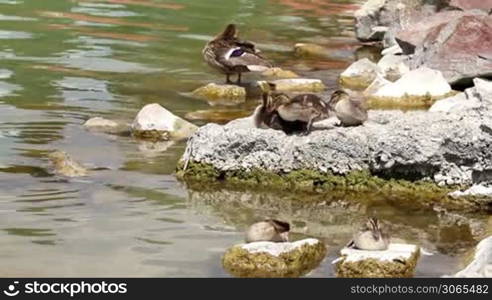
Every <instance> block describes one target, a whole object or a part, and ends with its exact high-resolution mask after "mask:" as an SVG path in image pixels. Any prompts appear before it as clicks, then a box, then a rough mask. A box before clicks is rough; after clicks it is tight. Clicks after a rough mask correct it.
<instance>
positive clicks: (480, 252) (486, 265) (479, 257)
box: [454, 236, 492, 278]
mask: <svg viewBox="0 0 492 300" xmlns="http://www.w3.org/2000/svg"><path fill="white" fill-rule="evenodd" d="M454 277H488V278H490V277H492V236H489V237H487V238H485V239H483V240H482V241H481V242H480V243H478V245H477V247H476V248H475V254H474V256H473V260H472V261H471V262H470V263H469V264H468V265H467V266H466V267H465V268H464V269H463V270H461V271H459V272H457V273H456V274H455V275H454Z"/></svg>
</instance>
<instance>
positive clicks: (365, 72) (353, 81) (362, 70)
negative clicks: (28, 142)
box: [340, 58, 381, 89]
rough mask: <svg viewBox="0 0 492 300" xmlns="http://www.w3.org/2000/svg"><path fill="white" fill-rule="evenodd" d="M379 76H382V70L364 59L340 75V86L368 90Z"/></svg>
mask: <svg viewBox="0 0 492 300" xmlns="http://www.w3.org/2000/svg"><path fill="white" fill-rule="evenodd" d="M378 74H381V69H380V68H379V67H378V66H377V65H376V64H375V63H373V62H372V61H370V60H369V59H367V58H363V59H360V60H358V61H356V62H354V63H353V64H351V65H350V66H349V67H348V68H347V69H346V70H345V71H343V72H342V74H340V85H342V86H344V87H347V88H354V89H363V88H367V87H368V86H369V85H371V83H372V82H373V81H374V79H376V76H377V75H378Z"/></svg>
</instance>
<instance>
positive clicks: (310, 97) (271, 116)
mask: <svg viewBox="0 0 492 300" xmlns="http://www.w3.org/2000/svg"><path fill="white" fill-rule="evenodd" d="M260 87H261V88H262V90H263V104H262V105H260V106H259V107H258V108H257V111H255V117H256V119H255V120H256V124H257V127H260V126H258V124H264V125H266V126H267V127H269V128H273V129H281V130H283V131H284V132H286V133H287V134H289V133H293V132H302V133H303V134H308V133H309V132H310V131H311V129H312V125H313V122H315V121H319V120H323V119H326V118H329V117H330V116H331V114H332V112H331V110H330V106H329V105H328V104H326V103H325V102H324V101H323V100H322V99H321V98H320V97H318V96H316V95H314V94H301V95H297V96H295V97H293V98H290V97H289V96H287V95H286V94H284V93H279V92H277V91H276V86H275V84H273V83H266V84H265V83H261V84H260Z"/></svg>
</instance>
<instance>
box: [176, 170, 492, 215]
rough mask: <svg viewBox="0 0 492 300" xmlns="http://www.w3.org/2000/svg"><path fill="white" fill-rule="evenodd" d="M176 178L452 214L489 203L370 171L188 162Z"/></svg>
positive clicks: (428, 183) (211, 185) (430, 184)
mask: <svg viewBox="0 0 492 300" xmlns="http://www.w3.org/2000/svg"><path fill="white" fill-rule="evenodd" d="M176 176H177V178H178V179H180V180H182V181H184V182H186V183H187V184H189V185H190V186H194V187H198V188H200V187H199V186H203V185H206V186H207V188H210V189H214V186H215V187H216V188H219V187H220V188H224V187H226V188H228V189H231V190H236V189H244V188H255V189H257V190H264V191H286V190H288V191H291V192H298V193H306V192H307V193H315V194H320V195H325V198H326V200H330V199H332V198H333V199H332V200H335V198H337V197H340V196H342V195H343V197H344V198H346V199H348V200H354V201H361V199H360V198H361V197H363V198H364V199H365V198H367V197H372V196H370V195H372V194H373V193H375V194H377V195H378V196H379V197H380V198H392V199H398V201H400V202H402V203H400V204H404V203H403V202H408V204H409V205H418V206H421V207H433V206H435V205H439V206H443V207H446V208H447V209H451V210H463V211H475V210H486V209H487V207H488V201H484V200H483V199H482V198H480V197H461V198H453V197H450V196H448V194H449V193H450V192H451V191H453V190H455V189H457V188H458V187H457V186H449V187H441V186H438V185H436V184H435V183H433V182H431V181H425V180H417V181H410V180H406V179H395V178H382V177H379V176H376V175H372V174H370V172H369V171H367V170H365V171H352V172H350V173H348V174H346V175H334V174H331V173H322V172H318V171H314V170H294V171H291V172H288V173H274V172H271V171H267V170H260V169H250V170H228V171H220V170H218V169H216V168H214V167H213V166H212V165H210V164H204V163H198V162H188V164H187V167H186V169H184V163H183V162H180V163H178V166H177V172H176Z"/></svg>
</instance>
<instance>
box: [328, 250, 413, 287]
mask: <svg viewBox="0 0 492 300" xmlns="http://www.w3.org/2000/svg"><path fill="white" fill-rule="evenodd" d="M341 255H342V256H341V258H339V259H338V260H337V261H336V274H337V277H385V278H387V277H412V276H413V274H414V270H415V267H416V266H417V261H418V259H419V256H420V250H419V247H417V246H416V245H408V244H393V243H392V244H390V245H389V247H388V249H387V250H383V251H367V250H357V249H350V248H344V249H342V250H341Z"/></svg>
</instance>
